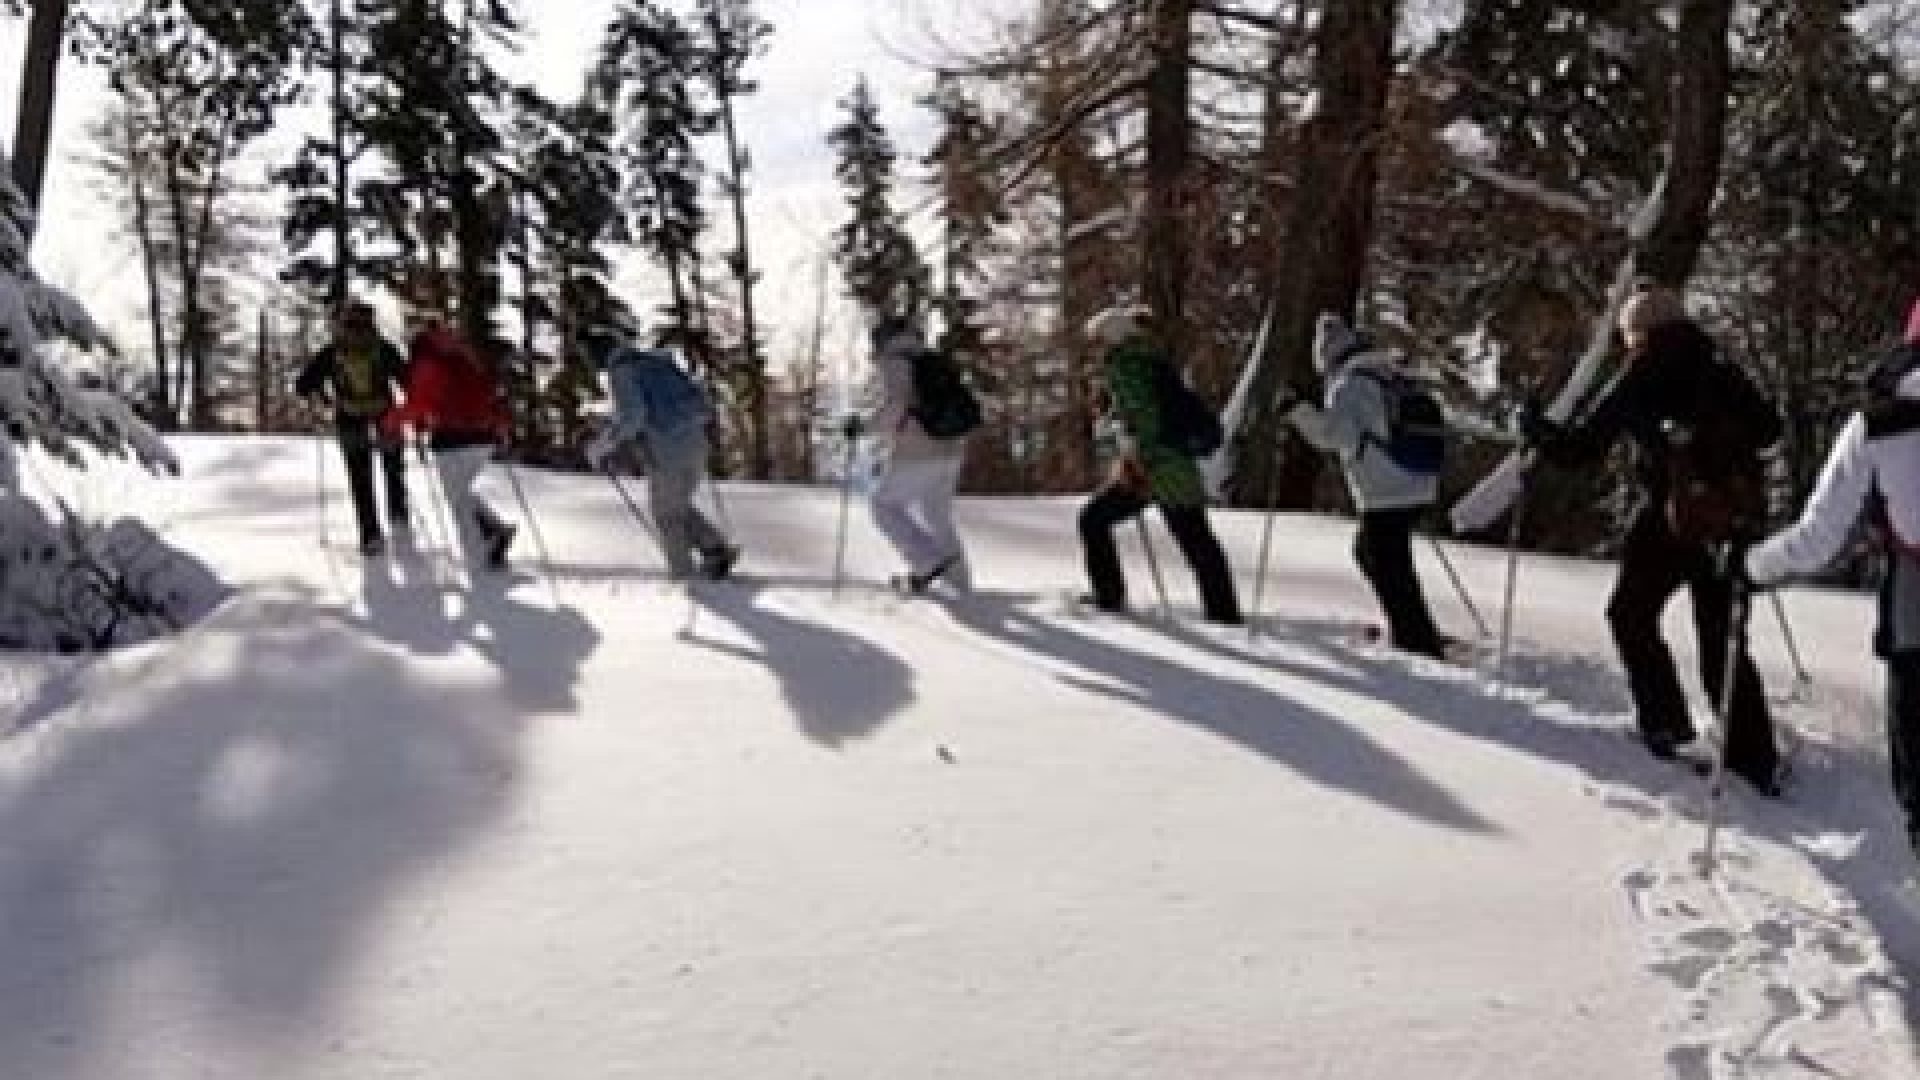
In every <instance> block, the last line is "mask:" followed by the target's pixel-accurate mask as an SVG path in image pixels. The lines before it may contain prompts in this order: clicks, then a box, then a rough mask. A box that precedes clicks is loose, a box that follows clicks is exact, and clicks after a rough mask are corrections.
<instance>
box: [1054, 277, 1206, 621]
mask: <svg viewBox="0 0 1920 1080" xmlns="http://www.w3.org/2000/svg"><path fill="white" fill-rule="evenodd" d="M1087 336H1088V337H1089V338H1091V339H1093V340H1094V341H1095V342H1098V343H1099V344H1100V345H1101V346H1103V347H1104V348H1105V349H1106V351H1107V352H1106V376H1107V394H1108V397H1109V398H1110V399H1111V401H1112V406H1113V415H1114V416H1115V418H1117V420H1118V421H1119V424H1120V426H1121V427H1122V428H1123V429H1124V431H1125V437H1124V440H1123V442H1124V444H1125V449H1124V450H1123V453H1122V455H1121V457H1120V460H1119V462H1118V465H1117V467H1116V469H1115V471H1114V477H1113V479H1112V481H1110V482H1109V483H1108V484H1107V486H1106V487H1104V488H1102V489H1101V490H1100V491H1099V492H1098V493H1097V494H1095V495H1094V497H1093V499H1092V501H1091V502H1089V503H1087V505H1086V506H1085V507H1084V508H1083V509H1082V510H1081V511H1080V544H1081V548H1082V551H1083V552H1084V553H1085V556H1086V563H1087V579H1088V581H1089V582H1090V583H1091V585H1092V586H1093V596H1092V601H1093V605H1094V606H1095V607H1097V608H1099V609H1101V610H1103V611H1124V610H1126V606H1127V583H1126V578H1125V577H1124V576H1123V575H1122V573H1121V570H1120V555H1119V552H1118V550H1117V549H1116V547H1115V545H1114V539H1113V530H1114V529H1115V528H1116V527H1118V526H1119V525H1120V524H1121V523H1122V522H1125V521H1128V520H1130V519H1132V518H1135V517H1138V516H1139V515H1140V514H1141V513H1143V512H1145V510H1146V509H1147V507H1149V506H1158V507H1159V508H1160V515H1161V517H1163V518H1165V519H1166V522H1167V530H1168V531H1169V532H1171V533H1173V539H1174V542H1175V543H1177V544H1179V545H1180V552H1181V554H1182V555H1184V556H1186V559H1187V565H1188V566H1190V567H1191V568H1192V569H1193V576H1194V580H1195V581H1196V583H1198V585H1199V587H1200V605H1201V609H1202V612H1203V613H1204V615H1205V616H1206V618H1207V621H1209V622H1215V623H1222V624H1226V625H1239V624H1240V622H1241V615H1240V599H1239V596H1238V594H1237V593H1236V592H1235V591H1234V584H1233V573H1232V571H1231V570H1230V569H1228V566H1227V556H1226V553H1225V552H1224V551H1222V550H1221V548H1220V540H1219V538H1218V537H1216V536H1215V535H1214V532H1213V526H1212V525H1211V524H1209V523H1208V521H1207V487H1206V481H1205V479H1204V478H1203V477H1202V476H1201V474H1200V466H1199V463H1198V462H1196V461H1194V460H1193V458H1191V457H1188V456H1187V455H1186V454H1184V453H1182V452H1181V451H1179V450H1178V449H1176V448H1174V447H1172V446H1169V445H1167V443H1166V441H1165V439H1164V438H1163V437H1162V435H1163V432H1164V431H1165V417H1164V415H1163V403H1162V402H1161V401H1160V399H1159V394H1158V393H1157V392H1156V390H1155V386H1156V383H1157V380H1156V378H1155V371H1154V367H1155V365H1156V364H1164V363H1168V362H1169V361H1168V359H1167V358H1166V356H1165V352H1164V350H1163V348H1162V347H1161V346H1160V345H1159V344H1158V343H1156V342H1155V341H1154V340H1153V339H1152V338H1151V337H1149V336H1148V335H1147V332H1146V329H1145V328H1144V327H1143V326H1142V325H1141V313H1140V312H1139V311H1137V310H1135V309H1132V308H1113V309H1110V310H1108V311H1104V312H1101V313H1100V314H1098V315H1096V316H1094V317H1093V319H1092V320H1090V321H1089V322H1088V324H1087Z"/></svg>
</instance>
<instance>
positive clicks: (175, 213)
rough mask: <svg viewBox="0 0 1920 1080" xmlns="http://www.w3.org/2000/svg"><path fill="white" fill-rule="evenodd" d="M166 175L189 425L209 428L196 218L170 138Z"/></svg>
mask: <svg viewBox="0 0 1920 1080" xmlns="http://www.w3.org/2000/svg"><path fill="white" fill-rule="evenodd" d="M165 152H166V161H165V163H164V165H165V173H164V175H165V177H166V185H167V202H168V204H169V205H170V206H171V207H172V214H171V217H172V219H173V240H174V247H175V251H174V261H175V262H176V263H178V264H179V267H180V366H181V369H182V374H183V376H184V378H185V381H186V395H185V402H186V406H187V428H188V430H191V431H205V430H207V427H208V421H209V419H210V417H209V415H208V413H209V408H208V400H207V399H208V394H207V370H206V369H207V358H206V325H205V323H206V313H205V311H204V309H203V307H202V305H201V302H200V301H201V297H200V281H199V277H200V266H199V262H200V260H199V259H198V258H197V257H196V256H195V246H196V244H195V238H194V236H193V228H192V220H193V219H192V217H191V215H190V213H189V211H188V208H187V195H188V193H187V190H186V187H187V177H186V173H185V171H184V170H182V169H181V167H180V160H179V156H180V149H179V147H178V145H176V144H175V143H174V142H173V140H171V139H169V140H168V144H167V147H166V151H165Z"/></svg>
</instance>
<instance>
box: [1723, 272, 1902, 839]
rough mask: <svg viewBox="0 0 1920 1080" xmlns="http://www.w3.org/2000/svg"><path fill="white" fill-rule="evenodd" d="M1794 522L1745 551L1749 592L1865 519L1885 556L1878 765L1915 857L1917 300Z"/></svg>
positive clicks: (1823, 550)
mask: <svg viewBox="0 0 1920 1080" xmlns="http://www.w3.org/2000/svg"><path fill="white" fill-rule="evenodd" d="M1867 385H1868V402H1867V404H1866V406H1865V407H1864V408H1862V409H1861V410H1860V411H1858V412H1856V413H1854V414H1853V415H1852V416H1851V417H1849V418H1848V419H1847V422H1846V425H1845V426H1843V427H1842V428H1841V429H1840V436H1839V438H1838V439H1836V440H1835V441H1834V444H1833V449H1832V450H1831V451H1830V452H1829V453H1828V455H1827V462H1826V464H1825V466H1823V467H1822V468H1821V470H1820V479H1819V482H1818V483H1816V484H1815V485H1814V489H1813V494H1812V495H1811V496H1809V497H1808V499H1807V504H1806V506H1805V507H1804V508H1803V509H1802V510H1801V512H1800V517H1799V519H1798V520H1797V521H1795V522H1794V523H1793V524H1792V525H1790V526H1788V527H1787V528H1786V529H1784V530H1782V531H1780V532H1779V533H1776V534H1775V535H1774V536H1772V537H1770V538H1768V539H1767V540H1765V541H1763V542H1761V543H1760V544H1758V545H1756V546H1755V547H1754V548H1753V549H1752V550H1750V551H1748V552H1747V555H1746V560H1745V570H1746V575H1747V579H1748V581H1749V582H1750V583H1751V584H1752V585H1753V586H1755V587H1759V588H1766V587H1769V586H1772V585H1775V584H1778V583H1779V582H1781V581H1784V580H1786V579H1787V578H1789V577H1792V576H1795V575H1802V574H1810V573H1813V572H1814V571H1816V570H1819V569H1820V568H1821V567H1823V566H1825V565H1826V564H1828V563H1829V562H1832V561H1833V559H1834V557H1835V556H1837V555H1839V554H1840V553H1841V551H1842V549H1843V548H1845V547H1846V545H1847V541H1848V538H1849V537H1851V536H1853V535H1854V530H1855V526H1856V525H1857V524H1858V523H1859V522H1860V520H1861V519H1862V518H1863V517H1864V518H1867V519H1868V520H1870V521H1871V522H1872V523H1873V524H1875V525H1876V526H1877V531H1878V532H1879V533H1880V534H1881V535H1882V537H1883V538H1884V541H1885V544H1886V548H1887V555H1888V558H1887V572H1886V576H1885V578H1884V579H1883V580H1882V581H1881V584H1880V625H1879V628H1878V630H1877V631H1876V632H1875V635H1874V649H1875V651H1876V652H1878V653H1879V654H1880V657H1881V659H1882V660H1884V661H1885V662H1886V665H1887V690H1886V716H1887V756H1888V758H1889V762H1890V764H1891V766H1892V773H1893V791H1894V797H1895V798H1896V799H1897V800H1898V801H1899V803H1900V808H1901V809H1902V810H1904V811H1905V812H1906V816H1907V839H1908V842H1909V843H1910V844H1911V846H1912V847H1913V849H1914V853H1915V854H1916V855H1920V301H1916V302H1915V303H1914V306H1913V309H1912V311H1911V312H1910V313H1909V315H1908V317H1907V328H1906V335H1905V338H1904V341H1903V343H1902V345H1901V346H1900V347H1899V348H1898V349H1895V350H1894V351H1893V352H1892V353H1891V354H1889V355H1888V356H1887V357H1886V359H1884V360H1883V361H1882V362H1881V363H1880V365H1879V367H1878V368H1877V369H1876V370H1875V371H1874V372H1873V374H1872V375H1871V376H1870V377H1869V378H1868V382H1867Z"/></svg>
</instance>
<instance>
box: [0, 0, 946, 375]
mask: <svg viewBox="0 0 1920 1080" xmlns="http://www.w3.org/2000/svg"><path fill="white" fill-rule="evenodd" d="M680 6H681V7H683V8H684V7H686V6H687V5H685V4H682V5H680ZM614 7H615V3H614V0H567V2H564V3H557V2H532V3H523V4H522V5H521V8H522V11H523V12H525V13H529V14H530V15H531V16H532V17H531V18H529V20H528V21H529V23H530V31H531V33H530V36H529V40H528V42H527V44H526V47H525V48H524V49H523V51H522V53H521V54H520V55H519V56H517V57H514V58H512V59H511V60H509V61H508V63H507V65H506V66H507V68H508V70H509V71H510V72H511V73H513V74H514V75H516V76H517V77H519V78H522V79H526V80H528V81H531V82H533V83H534V84H535V85H536V86H538V87H539V88H540V89H541V90H542V91H544V92H546V93H547V94H548V95H549V96H552V97H556V98H559V99H562V100H564V99H569V98H571V97H572V96H574V95H575V94H576V93H577V91H578V89H579V84H580V77H581V72H582V71H583V69H584V66H585V63H586V60H587V57H588V56H589V55H590V53H591V52H592V50H593V48H594V45H595V42H596V41H597V39H598V38H599V35H600V31H601V29H602V28H603V27H604V25H605V23H606V21H607V18H608V16H609V15H610V14H611V12H612V11H613V9H614ZM981 7H982V5H978V4H975V5H968V7H967V9H966V10H967V12H969V13H970V15H971V16H972V17H976V18H977V15H978V12H979V11H980V10H981ZM758 10H759V11H760V13H761V15H762V17H764V18H766V19H767V20H768V21H769V22H771V23H773V24H774V27H775V30H774V35H773V37H772V39H771V43H770V50H769V52H768V54H767V55H766V56H765V57H763V58H762V59H761V60H760V61H759V63H758V64H757V65H756V66H755V68H753V69H752V73H753V74H754V75H755V76H756V77H757V78H758V79H759V81H760V84H761V91H760V93H759V94H758V95H756V96H755V97H753V98H752V99H750V100H748V101H747V102H745V104H744V106H743V108H742V111H741V124H742V134H743V138H744V139H745V140H746V142H747V145H748V147H749V149H750V152H751V154H752V159H753V173H752V175H751V177H750V181H749V182H750V189H751V190H750V195H749V198H750V212H751V215H752V216H751V225H750V228H751V229H752V230H753V242H754V245H755V248H756V252H757V253H756V258H757V259H758V261H759V262H760V264H761V266H762V270H763V274H764V279H763V282H762V284H761V286H760V290H759V292H758V294H757V295H758V298H759V301H760V305H761V308H762V310H763V311H764V312H766V313H767V317H768V318H769V319H771V320H772V321H774V322H775V323H776V324H777V326H776V330H775V337H774V339H773V342H772V345H771V352H772V355H773V358H774V360H775V361H776V362H779V361H781V360H782V359H783V358H784V355H790V354H791V351H792V350H793V349H794V348H796V347H797V343H798V342H799V341H800V340H802V339H803V338H804V336H805V334H806V331H807V327H808V325H809V324H810V321H811V319H812V318H813V312H814V308H815V295H816V291H817V288H818V273H819V266H820V263H821V260H822V259H823V258H824V256H825V253H826V251H827V245H828V244H829V242H830V233H831V230H832V228H833V227H834V225H836V224H837V223H838V221H839V220H840V217H841V216H842V214H843V208H842V203H841V199H840V195H839V191H838V188H837V187H836V185H835V183H834V180H833V163H832V157H831V153H830V151H829V149H828V147H827V145H826V133H827V132H828V130H829V129H831V128H832V127H833V126H834V125H835V124H836V123H837V122H838V119H839V109H838V107H837V103H838V101H839V100H840V99H841V98H842V97H844V96H845V94H846V93H847V91H848V90H849V89H850V88H851V87H852V85H853V82H854V79H855V77H856V76H857V75H858V74H862V73H864V74H865V75H866V76H867V78H868V80H869V81H870V82H871V83H872V85H873V87H874V89H875V91H876V94H877V96H878V97H879V99H880V101H881V103H882V117H883V120H884V121H885V122H886V123H887V125H888V126H889V128H890V129H891V130H892V132H893V134H894V137H895V139H896V142H897V143H898V144H899V145H900V147H901V149H902V151H903V154H902V161H903V162H911V161H912V160H913V159H915V158H917V157H918V156H919V155H920V154H921V153H922V152H923V151H924V148H925V146H926V145H927V143H928V136H929V133H930V124H929V122H928V120H927V118H926V116H925V114H924V113H923V112H922V111H921V110H918V109H917V108H915V107H914V105H913V100H914V98H915V97H916V96H917V95H918V94H919V93H921V92H922V90H923V89H924V88H925V87H926V85H927V82H928V79H929V76H928V74H927V69H926V62H927V61H928V60H929V59H930V58H932V57H934V56H936V55H937V54H938V52H939V46H938V44H937V42H939V41H942V40H947V39H949V38H950V37H951V36H952V35H953V34H955V33H956V32H957V30H956V27H955V23H954V18H955V17H953V16H948V15H943V14H941V13H940V10H941V9H940V8H939V6H938V5H932V4H929V3H925V2H923V0H760V2H759V4H758ZM967 17H968V16H961V18H967ZM24 39H25V21H24V20H6V21H4V22H0V57H18V56H20V55H21V54H22V48H23V45H24ZM18 82H19V70H18V65H17V64H15V63H5V64H0V139H4V140H7V141H11V139H12V133H13V130H14V111H15V105H16V102H17V99H18ZM104 98H105V90H104V83H103V80H102V79H101V77H100V74H99V72H97V71H93V70H88V69H85V68H83V67H80V66H79V65H77V64H74V63H73V61H72V59H71V58H68V59H67V60H65V61H63V67H62V70H61V85H60V99H59V101H58V103H57V113H56V117H55V136H54V147H53V151H52V153H53V159H54V160H53V164H52V168H51V171H50V175H49V179H48V184H47V192H46V195H45V204H44V211H43V215H42V217H43V222H44V224H43V227H42V228H41V230H40V232H39V236H38V239H37V246H36V250H35V259H36V263H37V266H38V268H39V270H40V272H41V274H42V276H43V277H45V278H47V279H48V280H50V281H53V282H54V283H56V284H59V285H62V286H65V287H67V288H69V289H70V290H72V291H74V292H75V293H76V294H78V295H79V296H81V297H82V298H83V299H85V300H86V301H87V302H88V304H89V305H90V307H91V308H92V309H93V310H94V312H95V314H96V315H97V316H98V317H100V318H101V319H102V320H103V321H104V322H105V323H106V324H107V325H108V326H109V327H110V329H112V330H113V331H114V333H115V335H116V337H117V338H118V339H119V340H120V341H121V342H122V344H123V345H124V346H128V347H130V348H132V349H135V350H137V349H139V348H140V347H141V343H143V342H144V341H145V340H146V336H147V335H146V330H145V323H144V316H143V313H142V307H143V300H142V297H143V296H144V287H143V286H142V284H141V280H140V276H139V268H138V263H137V259H136V257H135V252H134V250H133V248H132V246H131V245H130V244H128V243H126V242H124V241H123V240H121V239H119V238H118V237H116V236H115V232H116V228H117V224H116V222H115V221H114V220H113V217H112V210H111V207H110V205H109V203H108V201H107V199H106V198H105V196H104V194H103V181H102V179H101V177H100V176H99V174H98V173H97V172H96V171H95V170H93V169H91V168H90V167H88V166H87V165H86V164H85V163H84V160H83V159H84V157H85V155H86V154H87V152H88V138H87V135H86V129H87V126H88V125H89V123H91V122H92V121H93V120H94V119H95V118H96V117H97V116H98V115H99V113H100V110H101V108H102V104H103V101H104ZM274 141H275V140H272V139H270V140H268V142H269V143H272V142H274ZM287 141H288V142H290V141H291V136H289V137H288V139H287ZM280 145H281V146H284V145H285V143H284V142H282V143H280ZM281 153H284V152H283V151H282V152H281ZM270 155H271V152H270V151H267V150H266V149H265V148H264V147H263V152H262V153H261V154H258V155H256V159H255V160H253V161H251V162H250V163H249V164H248V166H247V168H248V169H249V170H250V171H252V172H253V173H254V174H255V175H260V174H261V173H263V172H264V170H265V169H266V168H267V167H269V166H270V165H272V164H275V163H277V158H274V157H272V156H270ZM712 160H716V161H717V160H718V154H717V152H716V153H715V154H714V155H713V158H712ZM715 209H716V211H719V210H720V209H721V208H720V207H719V205H718V204H717V203H716V205H715ZM727 220H728V218H727V216H726V215H725V214H723V213H716V227H722V226H724V223H725V222H726V221H727ZM716 242H721V243H724V242H725V239H724V234H723V235H722V236H721V237H717V238H716ZM620 285H621V287H622V289H623V291H624V292H625V294H626V295H627V297H628V299H629V301H630V302H632V303H633V304H634V306H635V307H636V308H637V309H640V310H649V309H652V308H654V307H657V306H658V305H659V304H660V303H661V301H662V299H663V298H662V297H661V296H660V295H659V294H658V293H659V290H658V288H657V287H656V286H655V285H654V284H653V282H652V279H651V278H650V276H649V275H648V274H647V273H646V272H645V268H644V267H643V266H639V265H634V266H631V267H629V269H628V270H627V271H625V272H623V273H622V275H621V278H620ZM833 288H834V292H835V299H836V301H837V293H838V281H837V278H836V279H835V280H834V282H833ZM835 306H836V308H839V307H840V305H838V304H837V303H836V305H835ZM845 316H846V312H845V311H844V309H842V310H840V312H839V317H838V318H837V319H836V321H837V323H838V325H837V326H836V333H835V335H834V336H833V337H832V338H830V341H833V342H836V343H837V344H838V345H839V346H840V347H842V348H852V347H853V344H854V343H855V342H856V341H857V340H858V337H859V335H858V328H857V326H856V325H854V322H853V320H851V319H850V318H846V317H845ZM242 321H243V322H248V323H250V322H251V319H246V320H242Z"/></svg>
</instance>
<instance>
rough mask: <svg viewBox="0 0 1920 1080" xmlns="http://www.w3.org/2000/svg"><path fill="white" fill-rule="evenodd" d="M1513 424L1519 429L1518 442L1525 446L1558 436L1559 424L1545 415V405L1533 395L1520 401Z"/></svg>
mask: <svg viewBox="0 0 1920 1080" xmlns="http://www.w3.org/2000/svg"><path fill="white" fill-rule="evenodd" d="M1514 426H1516V427H1518V428H1519V429H1520V442H1521V443H1522V445H1525V446H1539V445H1541V444H1542V443H1550V442H1552V441H1554V440H1555V439H1557V438H1559V437H1560V425H1559V424H1556V423H1554V422H1553V420H1552V419H1551V418H1550V417H1548V416H1547V410H1546V407H1545V406H1543V405H1541V404H1540V399H1539V398H1535V397H1529V398H1527V400H1525V401H1523V402H1521V403H1520V408H1519V411H1518V413H1517V414H1516V415H1515V417H1514Z"/></svg>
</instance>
